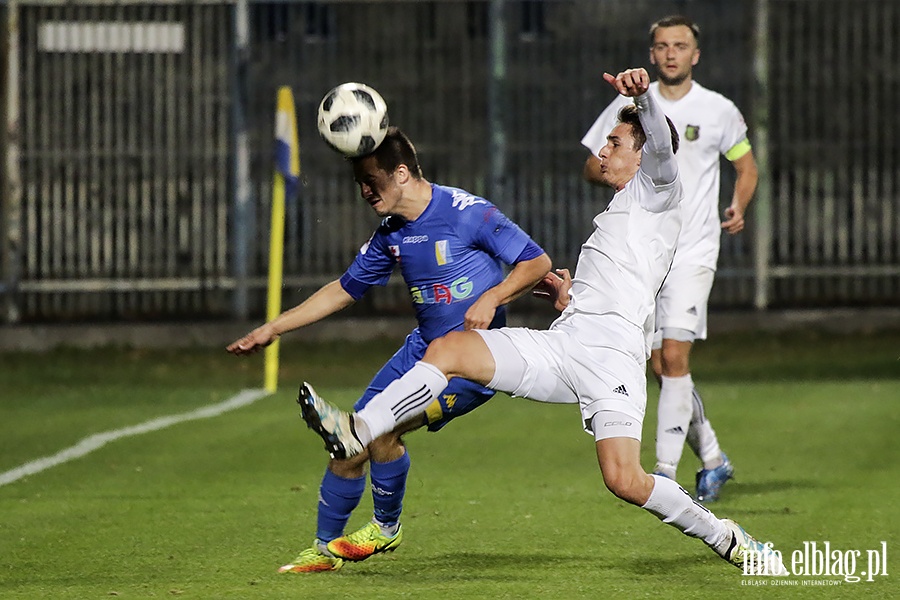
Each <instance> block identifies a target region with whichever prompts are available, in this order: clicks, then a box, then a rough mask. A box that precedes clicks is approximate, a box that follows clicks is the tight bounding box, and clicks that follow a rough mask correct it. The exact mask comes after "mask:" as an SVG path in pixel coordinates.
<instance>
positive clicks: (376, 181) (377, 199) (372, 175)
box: [353, 156, 402, 217]
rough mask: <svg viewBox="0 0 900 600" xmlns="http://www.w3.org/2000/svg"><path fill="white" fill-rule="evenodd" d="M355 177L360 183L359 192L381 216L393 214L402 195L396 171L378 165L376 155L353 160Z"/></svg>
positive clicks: (358, 183)
mask: <svg viewBox="0 0 900 600" xmlns="http://www.w3.org/2000/svg"><path fill="white" fill-rule="evenodd" d="M353 178H354V179H355V180H356V183H357V185H359V193H360V195H361V196H362V198H363V200H365V201H366V202H368V203H369V206H371V207H372V208H373V209H374V210H375V213H376V214H377V215H378V216H379V217H386V216H388V215H390V214H393V211H394V210H395V209H396V208H397V204H398V203H399V202H400V198H401V197H402V191H401V189H400V186H399V185H398V184H397V182H396V181H395V180H394V173H388V172H387V171H385V170H384V169H382V168H381V167H379V166H378V161H377V160H376V159H375V157H374V156H367V157H365V158H363V159H362V160H357V161H354V162H353Z"/></svg>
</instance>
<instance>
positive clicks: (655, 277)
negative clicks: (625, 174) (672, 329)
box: [559, 95, 683, 354]
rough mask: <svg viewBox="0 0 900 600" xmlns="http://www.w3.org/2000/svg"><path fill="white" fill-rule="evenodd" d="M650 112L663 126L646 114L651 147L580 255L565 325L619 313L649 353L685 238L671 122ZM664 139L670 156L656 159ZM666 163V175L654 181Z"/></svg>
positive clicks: (598, 218) (562, 318)
mask: <svg viewBox="0 0 900 600" xmlns="http://www.w3.org/2000/svg"><path fill="white" fill-rule="evenodd" d="M644 98H646V95H645V97H644ZM626 100H628V101H629V102H630V99H628V98H626ZM647 100H649V98H647ZM639 108H640V104H639ZM648 110H650V111H657V116H658V117H659V118H660V121H659V122H652V123H649V122H647V121H645V118H644V116H643V115H642V118H641V122H642V124H643V125H644V130H645V132H646V133H647V143H646V144H645V145H644V149H643V155H642V157H641V167H640V169H638V172H637V174H636V175H635V176H634V177H633V178H632V179H631V181H629V182H628V183H627V184H626V185H625V187H623V188H622V189H621V190H619V191H618V192H617V193H616V194H615V196H613V199H612V201H611V202H610V203H609V206H608V207H607V208H606V210H604V211H603V212H602V213H600V214H599V215H597V216H596V217H595V218H594V221H593V223H594V231H593V233H592V234H591V236H590V237H589V238H588V239H587V241H586V242H585V243H584V245H582V247H581V253H580V254H579V256H578V264H577V266H576V268H575V275H574V277H573V279H572V288H571V289H570V290H569V297H570V299H569V305H568V307H567V308H566V309H565V311H563V314H562V315H561V316H560V319H559V321H568V320H569V319H573V318H574V319H576V321H575V322H581V321H580V319H578V316H579V315H583V314H584V315H600V314H609V313H614V314H617V315H619V316H621V317H623V318H624V319H626V320H627V321H629V322H630V323H632V324H634V325H635V326H636V327H638V328H641V329H643V331H644V337H645V342H646V353H647V354H649V352H650V342H651V340H652V336H653V330H654V318H653V316H654V307H655V303H656V294H657V292H658V291H659V288H660V286H662V283H663V280H664V279H665V277H666V274H667V273H668V272H669V268H670V266H671V264H672V258H673V256H674V254H675V246H676V244H677V242H678V234H679V232H680V231H681V221H682V218H681V206H680V205H681V199H682V196H683V192H682V186H681V181H680V178H679V177H678V167H677V166H676V165H675V160H674V157H673V156H672V148H671V141H668V140H670V133H669V128H668V126H667V125H666V123H665V118H664V117H663V116H662V114H661V112H659V109H658V107H656V106H651V107H650V108H649V109H648ZM660 124H661V127H660ZM662 138H665V140H664V143H665V144H666V145H665V148H667V152H668V154H664V153H659V152H656V153H655V152H654V148H653V146H654V144H656V145H657V146H658V145H659V144H660V140H661V139H662ZM660 160H662V161H664V163H665V164H664V165H663V166H664V168H663V169H662V170H663V171H664V172H665V173H666V174H665V175H664V176H663V177H662V180H659V179H657V180H656V181H654V179H653V174H654V173H658V172H659V171H660V169H659V166H660V165H659V162H660ZM585 326H586V327H587V328H589V325H587V324H586V323H585ZM585 335H590V332H589V331H585Z"/></svg>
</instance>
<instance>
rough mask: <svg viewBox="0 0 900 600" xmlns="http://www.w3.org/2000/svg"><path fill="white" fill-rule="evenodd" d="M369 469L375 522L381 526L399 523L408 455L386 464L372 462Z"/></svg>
mask: <svg viewBox="0 0 900 600" xmlns="http://www.w3.org/2000/svg"><path fill="white" fill-rule="evenodd" d="M369 469H370V471H371V473H370V475H371V477H372V501H373V503H374V505H375V520H376V521H378V522H379V523H381V524H382V525H395V524H397V522H399V521H400V511H402V510H403V495H404V494H405V493H406V476H407V475H408V474H409V453H408V452H404V453H403V456H401V457H400V458H398V459H397V460H393V461H391V462H387V463H377V462H374V461H372V462H370V463H369Z"/></svg>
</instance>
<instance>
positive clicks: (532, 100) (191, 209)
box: [0, 0, 900, 321]
mask: <svg viewBox="0 0 900 600" xmlns="http://www.w3.org/2000/svg"><path fill="white" fill-rule="evenodd" d="M685 11H688V12H689V13H690V15H691V16H692V17H693V18H694V19H695V20H697V21H698V22H699V23H700V24H701V25H702V26H703V27H704V31H703V38H702V44H701V47H702V54H701V61H700V64H699V65H698V66H697V67H696V70H695V77H696V78H697V79H698V80H699V81H701V82H702V83H704V85H706V86H707V87H711V88H713V89H715V90H717V91H720V92H722V93H723V94H725V95H726V96H728V97H729V98H731V99H732V100H734V101H735V103H736V104H738V106H739V107H740V108H741V109H742V111H743V112H744V115H745V116H746V117H747V118H748V122H749V125H750V131H751V140H752V141H753V142H754V145H755V147H756V150H757V154H758V158H759V159H760V172H761V177H762V178H761V185H760V188H759V192H758V194H757V199H756V201H755V204H754V205H751V206H754V208H753V209H752V210H751V215H750V218H749V219H748V228H747V230H746V231H745V232H744V233H743V234H742V235H740V236H737V237H730V236H724V237H723V241H722V242H723V243H722V250H721V255H720V261H719V276H718V279H717V283H716V285H715V287H714V290H713V295H712V298H711V303H712V304H713V306H714V307H751V306H757V307H759V308H764V307H767V306H778V307H791V306H832V305H837V306H847V305H870V304H871V305H874V304H880V305H884V304H896V303H897V302H898V298H900V241H898V239H900V236H898V234H897V231H898V229H900V181H898V172H897V169H896V166H895V165H896V164H897V163H898V154H900V151H898V146H900V141H898V140H900V113H898V112H897V111H892V110H883V107H885V106H892V105H894V104H896V99H897V98H900V79H898V78H897V77H896V76H895V75H894V74H893V73H894V71H895V68H894V67H895V66H896V65H897V64H898V63H900V43H898V42H897V40H896V39H895V38H896V36H895V35H894V32H893V29H894V28H895V24H896V23H898V22H900V6H898V4H897V3H896V2H893V1H891V0H757V1H755V2H730V3H722V2H718V1H716V0H694V1H691V2H687V3H685V2H674V1H672V2H662V1H649V0H644V1H634V0H609V1H605V2H596V1H595V0H554V1H544V2H540V1H535V0H531V1H529V0H505V1H504V0H442V1H419V2H411V1H393V2H392V1H387V0H385V1H381V2H378V1H372V0H356V1H353V0H332V1H328V0H318V1H284V0H278V1H273V2H256V1H252V2H245V1H243V0H236V1H231V2H223V1H215V0H214V1H204V2H178V1H165V2H162V1H159V2H136V1H133V0H132V1H104V0H98V1H95V2H90V3H80V2H76V3H59V2H51V1H43V2H42V1H40V0H24V1H18V2H7V3H6V4H5V5H3V9H2V13H0V14H2V15H3V16H5V17H6V19H5V20H6V23H7V27H6V32H5V35H6V36H7V38H8V42H9V43H8V44H7V45H5V46H4V47H5V48H8V50H7V51H6V54H5V55H4V56H3V57H2V58H3V61H4V63H5V64H6V66H7V68H6V69H5V75H6V82H5V83H6V85H4V91H5V97H4V98H3V101H4V104H3V106H4V111H5V117H6V119H5V120H4V122H5V123H6V131H5V132H4V135H5V137H4V138H3V140H2V141H3V142H4V143H3V144H2V146H0V152H2V153H3V154H4V159H5V160H4V162H3V164H4V165H5V168H4V169H3V190H4V192H3V204H2V208H3V210H2V211H0V232H2V236H0V296H2V299H3V301H4V311H3V312H2V313H0V321H3V320H6V321H15V320H26V321H46V320H66V319H76V318H92V319H112V318H134V319H156V318H182V317H184V318H188V317H190V318H197V317H210V316H213V317H215V316H226V315H233V314H237V315H238V316H247V314H248V313H249V314H252V315H261V314H262V312H263V306H264V299H263V293H264V290H265V285H266V277H265V268H266V262H267V256H266V253H267V249H268V240H267V236H268V230H267V225H268V223H269V212H268V211H269V208H268V203H267V199H268V198H269V197H270V194H271V190H270V185H271V170H272V156H271V152H272V150H271V148H272V137H273V127H274V124H273V121H274V103H275V92H276V90H277V88H278V87H279V86H281V85H289V86H291V87H292V89H293V90H294V93H295V96H296V102H297V113H298V114H297V116H298V123H299V125H300V146H301V163H302V171H303V173H302V182H303V185H302V186H301V191H300V194H299V197H298V198H296V199H294V200H293V201H292V202H289V204H288V207H287V216H286V235H287V238H286V253H285V254H286V255H285V258H284V266H285V275H286V276H285V283H286V287H285V302H286V303H289V302H294V301H296V300H298V299H300V298H302V297H304V296H305V295H307V294H308V293H309V292H310V291H312V289H314V288H315V287H316V286H318V285H319V284H321V283H324V282H326V281H328V280H330V279H333V278H335V277H337V276H339V275H340V274H341V272H342V271H343V269H344V268H345V267H346V265H347V264H349V262H350V260H352V257H353V255H354V253H355V252H356V250H357V248H358V247H359V246H360V245H361V244H362V242H364V241H365V240H366V239H367V237H368V235H369V234H370V233H371V230H372V229H373V228H374V226H375V225H376V224H377V219H376V218H375V217H374V215H373V214H371V212H370V211H369V209H368V208H367V207H366V206H365V205H364V204H363V203H362V202H361V201H360V200H359V199H358V193H357V191H356V189H355V186H354V184H353V181H352V177H351V175H350V172H349V167H348V165H347V164H346V163H345V162H344V161H342V160H341V159H340V158H339V157H338V156H337V155H335V154H334V153H333V152H331V151H330V150H329V149H327V148H326V147H325V145H324V144H323V143H321V142H320V141H319V140H318V139H317V135H316V132H315V109H316V106H317V105H318V102H319V100H320V98H321V96H322V94H323V93H324V92H325V91H326V90H328V89H330V88H331V87H333V86H334V85H336V84H338V83H340V82H342V81H351V80H359V81H365V82H366V83H369V84H370V85H373V86H374V87H375V88H376V89H378V90H379V91H380V92H381V93H382V95H384V96H385V98H386V99H387V101H388V103H389V105H390V114H391V118H392V121H393V122H394V123H395V124H397V125H399V126H401V127H402V128H403V129H404V130H406V131H407V133H409V134H410V136H411V138H412V139H413V140H414V142H415V143H416V145H417V148H418V150H419V153H420V155H421V160H422V163H423V166H424V169H425V175H426V177H427V178H428V179H429V180H432V181H437V182H440V183H445V184H450V185H457V186H460V187H464V188H468V189H470V190H471V191H474V192H476V193H481V194H485V195H487V196H488V197H489V198H490V199H491V200H492V201H494V202H495V203H496V204H497V205H498V206H500V207H501V208H502V209H503V210H504V212H506V213H507V214H509V215H510V216H511V217H513V218H514V219H515V220H517V221H518V222H519V223H520V224H521V225H522V226H523V228H525V229H526V230H527V231H529V232H530V233H531V234H532V236H533V237H534V238H535V239H536V240H537V241H538V242H539V243H541V244H542V245H543V246H544V247H545V248H546V249H547V250H548V251H549V253H550V254H551V256H552V257H553V258H554V262H555V263H556V264H557V265H559V266H564V265H569V266H571V265H573V263H574V260H575V257H576V256H577V252H578V248H579V245H580V243H581V242H582V241H583V240H584V238H585V237H586V236H587V233H588V231H589V228H590V222H591V218H592V217H593V215H594V214H596V213H597V212H599V210H601V209H602V208H603V206H604V204H605V202H606V197H605V196H604V195H603V194H602V193H601V192H599V191H598V190H597V189H596V188H591V187H589V186H588V185H587V184H585V183H584V182H582V180H581V178H580V172H581V166H582V164H583V162H584V159H585V158H586V151H585V150H584V149H583V148H582V147H581V146H580V144H579V140H580V138H581V135H582V134H583V133H584V131H585V129H586V128H587V127H588V126H589V125H590V123H591V122H592V121H593V119H594V117H595V116H596V114H597V113H598V112H599V110H600V109H602V107H603V106H605V105H606V103H607V102H608V101H609V99H610V93H609V92H607V88H606V87H605V86H604V84H603V83H602V81H601V79H600V74H601V73H602V72H603V71H604V70H615V69H618V68H622V67H625V66H631V65H646V63H647V39H646V30H647V26H648V24H649V23H650V22H652V21H653V20H655V19H657V18H659V17H660V16H663V15H665V14H669V13H673V12H685ZM723 174H724V176H723V193H722V197H723V206H724V203H725V202H727V201H728V198H729V197H730V189H731V188H730V186H731V184H732V182H733V177H732V176H731V173H730V169H729V168H728V167H725V168H724V170H723ZM370 302H371V304H370V305H369V306H370V308H372V309H376V310H379V311H406V310H408V306H407V305H408V299H407V296H406V292H405V290H404V289H403V288H402V287H400V286H392V287H389V289H388V290H387V291H386V292H382V293H378V294H375V295H374V298H373V299H372V300H371V301H370Z"/></svg>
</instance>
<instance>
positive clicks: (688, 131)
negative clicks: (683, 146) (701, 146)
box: [684, 125, 700, 142]
mask: <svg viewBox="0 0 900 600" xmlns="http://www.w3.org/2000/svg"><path fill="white" fill-rule="evenodd" d="M699 137H700V126H699V125H688V126H687V127H685V128H684V139H686V140H687V141H689V142H695V141H697V139H698V138H699Z"/></svg>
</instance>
